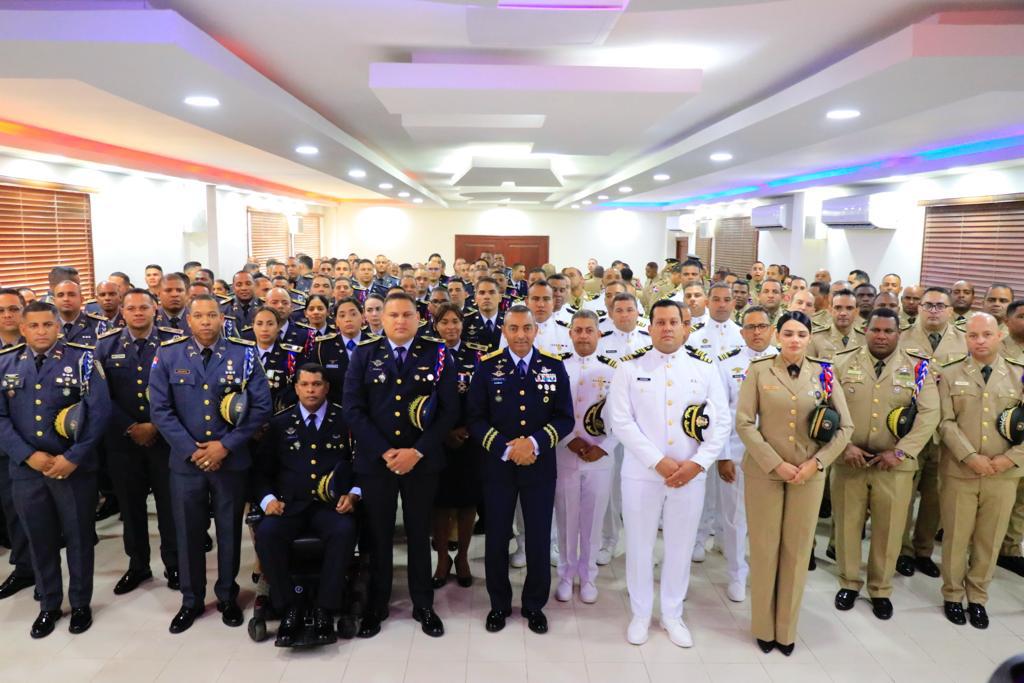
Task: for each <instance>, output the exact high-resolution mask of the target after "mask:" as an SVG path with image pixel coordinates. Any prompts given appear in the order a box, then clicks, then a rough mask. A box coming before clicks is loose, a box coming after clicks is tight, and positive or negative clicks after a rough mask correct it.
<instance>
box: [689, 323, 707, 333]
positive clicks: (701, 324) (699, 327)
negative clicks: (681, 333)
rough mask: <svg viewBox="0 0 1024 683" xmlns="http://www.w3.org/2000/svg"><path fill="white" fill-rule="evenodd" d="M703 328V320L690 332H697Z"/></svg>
mask: <svg viewBox="0 0 1024 683" xmlns="http://www.w3.org/2000/svg"><path fill="white" fill-rule="evenodd" d="M702 327H704V321H703V320H701V321H700V322H699V323H697V324H696V325H694V326H693V327H691V328H690V331H691V332H696V331H697V330H699V329H701V328H702Z"/></svg>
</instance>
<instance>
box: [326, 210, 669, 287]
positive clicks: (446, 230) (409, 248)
mask: <svg viewBox="0 0 1024 683" xmlns="http://www.w3.org/2000/svg"><path fill="white" fill-rule="evenodd" d="M328 216H329V218H328V220H327V221H326V222H327V224H328V226H329V227H328V230H327V234H326V236H325V238H324V248H325V251H326V253H333V254H334V255H341V256H344V255H347V254H348V253H349V252H353V251H354V252H356V253H358V254H359V255H361V256H366V255H369V257H370V258H372V257H373V256H374V255H376V254H377V253H385V254H387V255H388V256H390V257H391V258H393V259H395V260H399V261H408V262H416V261H423V260H425V259H426V257H427V255H428V254H430V253H432V252H435V251H436V252H438V253H439V254H441V256H442V257H443V258H444V259H445V261H446V262H447V263H449V264H450V263H452V262H453V261H454V256H455V235H547V236H549V237H550V240H549V254H548V257H549V259H550V261H551V262H552V263H554V264H556V265H557V266H559V267H562V266H567V265H577V266H581V267H582V266H585V265H586V262H587V259H588V258H590V257H594V258H596V259H597V260H598V261H600V262H601V263H603V264H606V265H607V264H608V263H611V261H612V260H613V259H621V260H623V261H626V262H627V263H629V264H630V265H631V266H633V269H634V271H636V272H637V273H638V274H642V273H643V265H644V264H645V263H646V262H647V261H651V260H655V261H660V260H661V259H663V258H664V257H665V256H666V255H667V248H668V247H667V243H666V238H665V217H664V214H661V213H656V212H652V213H641V212H633V211H623V210H617V211H592V212H591V211H573V210H566V211H524V210H519V209H511V208H509V209H506V208H498V209H488V210H479V209H477V210H463V209H458V210H454V209H429V208H427V209H411V208H397V207H384V206H380V207H367V206H348V205H343V206H339V207H337V208H335V209H333V210H331V211H329V212H328Z"/></svg>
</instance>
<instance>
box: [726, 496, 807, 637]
mask: <svg viewBox="0 0 1024 683" xmlns="http://www.w3.org/2000/svg"><path fill="white" fill-rule="evenodd" d="M745 484H746V489H745V491H744V498H745V500H746V505H747V528H748V533H749V536H750V608H751V631H752V632H753V635H754V637H755V638H760V639H761V640H768V641H771V640H774V641H777V642H779V643H781V644H783V645H790V644H792V643H793V642H795V641H796V624H797V620H798V618H799V616H800V601H801V599H802V598H803V592H804V583H805V582H806V580H807V561H808V560H809V559H810V555H811V546H812V544H813V541H814V528H815V526H816V525H817V522H818V508H819V507H820V506H821V496H822V493H823V492H824V490H825V477H824V476H820V477H816V478H815V479H812V480H811V481H809V482H807V483H806V484H800V485H793V484H786V483H784V482H781V481H773V480H771V479H760V478H755V477H747V478H746V482H745Z"/></svg>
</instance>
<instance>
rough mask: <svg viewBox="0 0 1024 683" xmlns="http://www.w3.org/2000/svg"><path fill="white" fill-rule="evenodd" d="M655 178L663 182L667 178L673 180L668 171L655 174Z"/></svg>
mask: <svg viewBox="0 0 1024 683" xmlns="http://www.w3.org/2000/svg"><path fill="white" fill-rule="evenodd" d="M654 179H655V180H656V181H658V182H659V183H663V182H665V181H666V180H671V179H672V176H670V175H669V174H668V173H655V174H654Z"/></svg>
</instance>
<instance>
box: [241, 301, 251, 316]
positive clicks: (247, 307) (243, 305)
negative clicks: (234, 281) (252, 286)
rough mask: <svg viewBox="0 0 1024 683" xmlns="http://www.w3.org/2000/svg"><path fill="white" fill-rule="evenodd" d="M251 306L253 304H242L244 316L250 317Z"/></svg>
mask: <svg viewBox="0 0 1024 683" xmlns="http://www.w3.org/2000/svg"><path fill="white" fill-rule="evenodd" d="M250 305H251V304H248V303H244V304H242V313H243V314H245V315H249V306H250Z"/></svg>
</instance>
